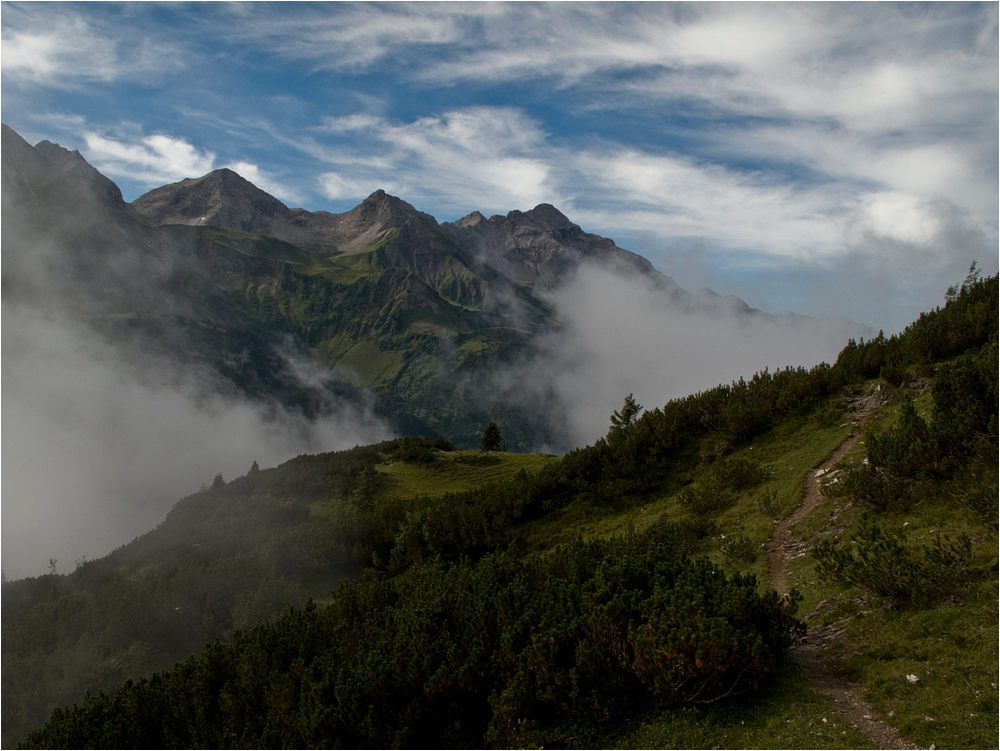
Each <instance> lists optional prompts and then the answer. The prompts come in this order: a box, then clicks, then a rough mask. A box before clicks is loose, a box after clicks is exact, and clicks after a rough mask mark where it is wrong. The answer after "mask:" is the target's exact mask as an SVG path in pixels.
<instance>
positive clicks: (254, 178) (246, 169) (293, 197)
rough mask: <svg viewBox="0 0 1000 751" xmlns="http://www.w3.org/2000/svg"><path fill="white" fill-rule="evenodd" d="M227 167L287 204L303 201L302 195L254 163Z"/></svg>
mask: <svg viewBox="0 0 1000 751" xmlns="http://www.w3.org/2000/svg"><path fill="white" fill-rule="evenodd" d="M225 167H227V168H228V169H231V170H232V171H233V172H235V173H236V174H238V175H239V176H240V177H242V178H244V179H245V180H249V181H250V182H252V183H253V184H254V185H256V186H257V187H258V188H260V189H261V190H263V191H264V192H265V193H270V194H271V195H272V196H275V197H276V198H279V199H281V200H282V201H284V202H285V203H297V202H300V201H301V200H302V197H301V194H300V193H299V192H298V191H296V190H295V189H294V188H290V187H288V186H287V185H284V184H283V183H281V182H280V181H278V180H276V179H275V178H274V176H273V175H271V174H270V173H269V172H265V171H264V170H262V169H261V168H260V167H258V166H257V165H256V164H254V163H253V162H244V161H240V162H230V163H229V164H227V165H225Z"/></svg>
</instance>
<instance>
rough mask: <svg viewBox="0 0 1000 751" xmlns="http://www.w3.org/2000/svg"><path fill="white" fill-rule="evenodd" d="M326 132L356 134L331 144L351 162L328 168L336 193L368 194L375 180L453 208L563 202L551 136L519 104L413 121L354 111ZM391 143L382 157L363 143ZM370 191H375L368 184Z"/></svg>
mask: <svg viewBox="0 0 1000 751" xmlns="http://www.w3.org/2000/svg"><path fill="white" fill-rule="evenodd" d="M325 124H326V128H327V132H328V133H330V134H332V135H334V136H339V135H340V134H342V133H344V132H348V131H349V132H351V133H354V134H356V136H357V138H358V139H359V141H356V142H354V143H353V144H352V146H351V147H348V148H343V149H339V150H332V149H330V150H327V151H326V155H327V159H328V161H330V162H331V163H335V164H339V165H350V174H351V177H347V176H346V175H345V174H344V172H345V170H337V171H333V172H328V173H324V174H323V175H322V176H321V178H320V181H321V184H322V186H323V191H324V193H325V195H326V196H327V197H329V198H331V199H340V198H348V197H350V195H351V192H352V191H357V193H356V194H355V195H356V196H357V197H363V196H364V195H366V193H364V192H363V191H367V190H369V187H370V186H372V185H378V186H379V187H383V188H385V189H387V190H388V189H390V188H389V187H388V186H394V187H393V188H392V189H393V190H396V191H399V192H402V193H404V194H405V196H406V198H407V200H408V201H410V202H415V203H426V202H434V203H436V204H438V205H439V206H443V207H445V208H447V209H452V210H457V211H463V210H471V209H470V208H469V206H470V204H471V205H473V206H475V208H478V209H481V210H484V211H498V212H499V211H503V212H506V211H509V210H510V209H511V208H514V207H523V208H532V207H533V206H535V205H537V204H539V203H543V202H548V203H558V202H559V199H560V196H561V193H560V192H559V189H558V186H557V184H556V183H555V181H554V180H553V176H552V169H551V164H550V161H549V158H548V157H549V156H550V152H551V149H550V148H547V147H546V144H545V140H546V135H545V134H544V133H543V132H542V131H541V130H540V129H539V127H538V124H537V123H536V122H535V121H534V120H533V119H532V118H530V117H527V116H526V115H525V114H524V113H522V112H521V111H519V110H516V109H513V108H504V107H472V108H468V109H464V110H453V111H450V112H446V113H444V114H442V115H440V116H436V117H424V118H420V119H417V120H415V121H413V122H410V123H403V124H398V123H392V122H389V121H388V120H385V119H383V118H376V117H371V116H368V115H354V116H349V117H346V118H330V119H327V120H326V121H325ZM373 141H377V142H378V143H380V144H381V145H382V146H383V147H384V149H385V150H384V151H382V152H380V153H379V154H378V156H377V157H375V158H367V157H362V156H359V153H358V149H360V148H361V147H362V146H364V147H365V148H367V149H370V148H371V144H372V142H373ZM369 192H370V191H369Z"/></svg>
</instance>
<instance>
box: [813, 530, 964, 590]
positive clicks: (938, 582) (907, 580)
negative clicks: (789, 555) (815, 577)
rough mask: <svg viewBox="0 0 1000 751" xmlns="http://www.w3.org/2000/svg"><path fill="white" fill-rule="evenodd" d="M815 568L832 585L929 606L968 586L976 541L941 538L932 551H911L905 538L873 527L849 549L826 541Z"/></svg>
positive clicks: (815, 551) (926, 548) (928, 547)
mask: <svg viewBox="0 0 1000 751" xmlns="http://www.w3.org/2000/svg"><path fill="white" fill-rule="evenodd" d="M813 557H814V558H815V559H816V568H817V570H818V571H819V572H820V574H821V575H822V576H824V577H826V578H827V579H828V580H831V581H834V582H838V583H840V584H848V585H852V586H855V587H857V588H858V589H860V590H863V591H865V592H870V593H871V594H875V595H878V596H880V597H884V598H886V599H888V600H891V601H894V602H897V603H901V604H912V605H926V604H928V603H931V602H934V601H936V600H941V599H944V598H945V597H947V596H949V595H950V594H953V593H954V592H955V591H956V589H958V588H959V587H961V586H962V585H964V584H965V583H967V582H968V581H969V580H970V579H971V578H973V574H974V573H975V572H974V571H973V570H972V568H971V567H970V559H971V557H972V540H971V539H970V538H969V536H968V535H965V534H963V535H962V536H961V537H959V538H958V539H957V540H952V539H950V538H949V537H947V536H945V537H944V538H943V539H942V538H941V536H940V535H938V536H937V537H935V539H934V544H933V545H923V546H921V547H920V548H919V550H912V549H911V548H909V547H907V545H906V540H905V536H904V533H902V532H898V533H895V534H890V533H887V532H886V531H885V530H884V529H882V527H881V526H879V525H878V524H876V523H874V522H868V523H865V524H863V525H862V526H861V528H860V530H859V531H858V533H857V534H855V535H854V536H853V537H852V538H851V540H850V543H848V544H846V545H845V544H843V543H841V542H839V541H835V540H830V539H826V540H822V541H821V542H820V543H819V544H817V545H816V547H815V548H814V549H813Z"/></svg>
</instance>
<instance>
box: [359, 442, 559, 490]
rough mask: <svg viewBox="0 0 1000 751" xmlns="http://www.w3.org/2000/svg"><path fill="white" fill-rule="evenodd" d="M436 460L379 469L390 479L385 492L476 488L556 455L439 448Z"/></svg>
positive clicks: (392, 464) (540, 464) (390, 464)
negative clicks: (442, 449) (441, 449)
mask: <svg viewBox="0 0 1000 751" xmlns="http://www.w3.org/2000/svg"><path fill="white" fill-rule="evenodd" d="M434 455H435V460H434V461H432V462H401V461H394V462H388V463H386V464H382V465H380V466H379V467H378V472H379V473H380V474H382V475H383V476H385V477H387V478H388V479H389V483H388V484H387V485H386V487H385V488H384V489H383V490H382V494H383V495H390V496H391V495H395V496H397V497H400V498H416V497H418V496H427V497H431V498H433V497H435V496H441V495H444V494H445V493H455V492H459V491H463V490H472V489H473V488H477V487H479V486H481V485H485V484H486V483H490V482H496V481H498V480H505V479H508V478H510V477H513V476H514V475H516V474H517V473H518V472H520V471H521V470H525V471H526V472H529V473H533V472H537V471H538V470H540V469H541V468H542V467H543V466H544V465H545V464H546V463H548V462H550V461H553V460H555V457H550V456H544V455H541V454H509V453H504V452H497V453H493V454H489V453H484V452H482V451H479V450H478V449H477V450H471V451H435V452H434Z"/></svg>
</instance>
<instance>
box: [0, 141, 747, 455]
mask: <svg viewBox="0 0 1000 751" xmlns="http://www.w3.org/2000/svg"><path fill="white" fill-rule="evenodd" d="M2 172H3V177H2V179H3V212H4V218H5V219H6V220H7V221H5V222H4V223H3V242H4V247H5V249H6V250H7V252H5V254H4V261H3V278H4V282H3V284H4V293H5V294H7V295H9V297H8V300H10V301H14V302H29V301H30V302H31V303H32V304H35V305H38V306H41V307H42V308H43V309H46V310H50V311H51V310H53V309H58V314H59V315H69V316H71V317H72V318H74V319H77V320H82V321H85V322H86V323H87V324H88V325H89V326H90V327H92V328H93V329H95V330H97V331H99V332H101V334H102V335H103V336H104V337H105V338H106V339H107V340H109V341H111V342H113V343H114V345H115V346H116V347H118V348H119V349H121V350H122V351H127V352H128V353H129V360H130V362H132V363H134V364H135V367H136V368H137V369H138V370H143V371H145V372H147V373H149V372H151V371H153V372H163V371H164V369H165V368H164V365H163V362H164V361H167V362H170V363H172V364H174V365H180V366H182V368H183V369H184V371H185V372H186V373H189V374H190V373H198V374H199V378H200V380H201V383H202V384H203V387H202V388H203V390H204V392H205V393H223V394H229V395H238V396H241V397H246V398H250V399H252V400H254V401H256V402H259V403H264V404H271V405H273V406H274V407H275V408H281V409H284V410H288V411H292V412H295V413H300V414H302V415H304V416H306V417H307V418H315V417H317V416H320V415H322V414H324V413H325V412H329V411H330V410H332V409H333V408H334V405H336V404H340V403H343V402H344V400H347V401H348V402H351V403H356V404H360V403H364V404H370V405H371V406H372V409H373V410H374V412H375V414H376V415H377V416H379V417H380V418H382V419H384V420H386V421H387V422H389V423H390V424H391V425H392V426H393V428H394V429H395V430H397V431H399V432H404V433H412V434H420V435H428V436H444V437H446V438H448V439H450V440H453V441H455V442H456V444H457V445H461V446H472V445H476V443H477V441H478V437H479V435H480V434H481V432H482V430H483V428H484V427H485V425H486V424H487V423H488V422H489V421H491V420H497V421H499V422H500V423H501V424H502V425H503V426H504V432H505V435H506V436H507V438H508V441H509V442H510V444H511V446H512V447H521V448H528V447H538V446H543V445H546V446H560V445H563V446H564V447H566V448H568V447H569V446H565V445H564V439H561V437H560V435H558V432H559V431H558V425H559V415H558V411H559V405H558V404H555V403H547V404H544V405H540V404H538V403H531V402H530V400H527V403H526V399H525V398H524V395H523V394H517V395H516V396H517V398H515V394H513V393H512V391H515V390H518V389H517V386H516V385H509V384H508V385H506V386H505V385H503V384H502V383H501V382H500V381H499V380H498V379H497V378H496V377H495V376H496V374H497V372H499V371H500V370H502V369H503V368H504V367H506V366H508V365H510V364H511V363H512V362H515V361H524V360H526V359H530V358H531V357H532V356H534V355H536V354H537V353H538V352H539V350H540V348H544V347H545V346H546V345H545V341H546V339H545V336H544V335H546V334H550V335H551V334H553V333H557V332H558V331H559V330H560V329H561V328H562V327H563V325H564V324H565V321H560V320H559V318H558V315H557V312H556V310H555V309H554V308H553V306H552V305H551V303H550V302H549V297H548V295H549V294H550V293H552V292H553V291H554V290H558V289H560V288H561V287H562V286H564V285H565V284H566V283H567V282H568V280H571V279H572V278H573V276H574V274H575V273H576V272H577V271H578V270H579V269H580V268H581V267H582V266H583V265H584V264H599V265H601V266H603V267H608V268H613V269H615V271H616V272H617V273H619V274H624V275H627V276H633V277H641V278H643V279H645V280H646V281H647V282H648V283H650V284H652V285H653V286H654V287H655V289H656V290H658V293H660V294H662V297H663V299H664V301H668V302H669V304H670V305H675V306H677V309H678V310H679V311H680V310H687V311H690V310H705V311H724V312H726V313H727V314H735V315H739V316H761V315H763V314H762V313H761V312H760V311H756V310H753V309H751V308H749V306H747V305H746V303H744V302H743V301H742V300H739V299H738V298H734V297H726V298H723V297H720V296H719V295H716V294H715V293H712V292H710V291H708V290H703V291H701V292H698V293H690V292H687V291H685V290H683V289H681V288H680V287H679V286H678V285H677V284H676V283H675V282H674V281H673V280H672V279H671V278H670V277H668V276H665V275H663V274H661V273H660V272H658V271H657V270H656V269H654V268H653V266H652V264H650V263H649V261H647V260H646V259H645V258H643V257H641V256H639V255H636V254H634V253H631V252H629V251H627V250H623V249H622V248H619V247H617V246H616V245H615V244H614V242H613V241H612V240H609V239H607V238H603V237H599V236H597V235H593V234H589V233H587V232H584V231H583V230H582V229H581V228H580V227H579V226H577V225H576V224H574V223H573V222H571V221H570V220H569V219H568V218H567V217H566V216H564V215H563V214H562V213H561V212H560V211H559V210H558V209H556V208H555V207H553V206H551V205H548V204H540V205H539V206H536V207H535V208H534V209H532V210H530V211H525V212H522V211H511V212H510V213H508V214H507V215H506V216H492V217H489V218H487V217H485V216H483V215H482V214H480V213H479V212H473V213H471V214H469V215H468V216H466V217H464V218H462V219H460V220H458V221H456V222H444V223H439V222H438V221H437V220H435V219H434V217H432V216H430V215H429V214H426V213H423V212H420V211H418V210H416V209H415V208H414V207H413V206H411V205H410V204H409V203H407V202H406V201H404V200H402V199H400V198H397V197H394V196H391V195H389V194H387V193H385V192H384V191H382V190H378V191H376V192H374V193H372V194H371V195H370V196H368V198H366V199H365V200H364V201H363V202H362V203H361V204H360V205H358V206H357V207H355V208H353V209H351V210H350V211H347V212H345V213H342V214H333V213H329V212H324V211H316V212H311V211H306V210H305V209H301V208H288V207H287V206H285V205H284V204H283V203H282V202H281V201H279V200H278V199H276V198H274V197H273V196H271V195H269V194H267V193H266V192H264V191H262V190H260V189H259V188H257V187H256V186H254V185H253V184H252V183H250V182H249V181H247V180H245V179H244V178H242V177H240V176H239V175H238V174H237V173H235V172H233V171H232V170H229V169H221V170H216V171H214V172H211V173H209V174H207V175H204V176H202V177H199V178H193V179H185V180H182V181H180V182H178V183H174V184H171V185H165V186H163V187H160V188H156V189H154V190H152V191H150V192H148V193H146V194H145V195H143V196H141V197H139V198H138V199H136V200H135V201H133V202H131V203H127V202H125V201H124V200H123V198H122V194H121V191H120V190H119V189H118V187H117V186H116V185H115V184H114V183H113V182H112V181H111V180H109V179H108V178H106V177H105V176H103V175H102V174H101V173H100V172H98V171H97V170H96V169H94V168H93V167H92V166H91V165H89V164H88V163H87V162H86V160H85V159H84V158H83V157H82V156H81V155H80V154H79V152H77V151H69V150H66V149H64V148H62V147H60V146H58V145H56V144H53V143H50V142H48V141H43V142H41V143H39V144H38V145H36V146H34V147H32V146H31V145H30V144H28V143H27V142H26V141H24V140H23V139H22V138H21V137H20V136H19V135H18V134H17V133H15V132H14V131H13V130H12V129H10V128H9V127H7V126H3V163H2ZM539 398H541V397H539ZM543 407H544V408H543ZM543 412H544V413H545V414H544V415H543V414H542V413H543Z"/></svg>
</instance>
